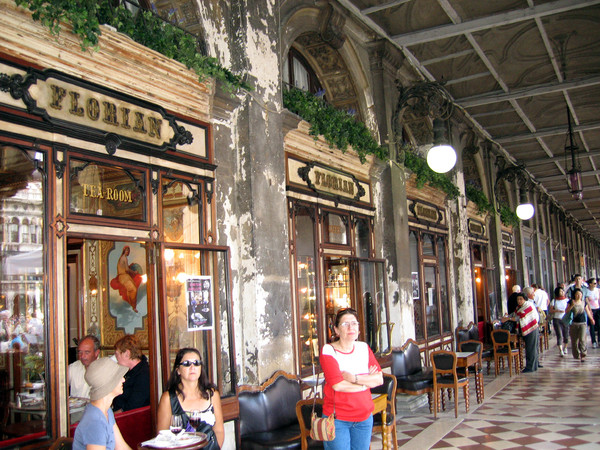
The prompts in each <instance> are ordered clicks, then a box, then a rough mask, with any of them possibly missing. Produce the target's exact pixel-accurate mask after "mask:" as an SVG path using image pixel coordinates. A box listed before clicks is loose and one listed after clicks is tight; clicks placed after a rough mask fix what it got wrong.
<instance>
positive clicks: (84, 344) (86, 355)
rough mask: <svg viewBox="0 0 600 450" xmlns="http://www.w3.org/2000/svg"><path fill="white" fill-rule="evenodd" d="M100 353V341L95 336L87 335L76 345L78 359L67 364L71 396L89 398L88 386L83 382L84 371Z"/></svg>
mask: <svg viewBox="0 0 600 450" xmlns="http://www.w3.org/2000/svg"><path fill="white" fill-rule="evenodd" d="M99 355H100V341H99V340H98V338H97V337H96V336H92V335H87V336H84V337H83V338H81V340H80V341H79V345H77V357H78V360H77V361H75V362H74V363H72V364H69V386H70V387H71V391H70V396H71V397H81V398H90V387H89V386H88V384H87V383H86V382H85V378H84V377H85V371H86V369H87V368H88V366H89V365H90V364H91V363H92V361H95V360H96V359H98V356H99Z"/></svg>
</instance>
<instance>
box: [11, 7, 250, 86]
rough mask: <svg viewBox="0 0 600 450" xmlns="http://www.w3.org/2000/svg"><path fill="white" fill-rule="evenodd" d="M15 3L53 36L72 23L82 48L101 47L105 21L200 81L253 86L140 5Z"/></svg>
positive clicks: (193, 41) (193, 40) (191, 37)
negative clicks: (182, 66) (130, 7)
mask: <svg viewBox="0 0 600 450" xmlns="http://www.w3.org/2000/svg"><path fill="white" fill-rule="evenodd" d="M15 3H16V4H17V5H18V6H24V7H26V8H28V9H29V10H30V11H32V13H33V14H32V18H33V20H35V21H39V22H40V23H41V24H42V25H43V26H45V27H47V28H48V29H49V30H50V33H51V34H53V35H56V36H57V35H58V34H59V33H60V31H61V24H62V23H63V22H65V23H68V24H70V25H71V26H72V28H73V33H75V34H76V35H77V36H79V37H80V39H81V49H82V51H86V50H87V49H88V48H93V49H94V50H98V48H99V47H98V37H99V36H100V34H101V33H102V32H101V30H100V24H106V25H110V26H112V27H114V28H115V29H116V30H117V31H119V32H121V33H123V34H126V35H127V36H129V37H130V38H131V39H133V40H134V41H135V42H137V43H139V44H142V45H144V46H146V47H148V48H150V49H152V50H155V51H157V52H159V53H161V54H162V55H164V56H166V57H167V58H171V59H174V60H175V61H179V62H180V63H182V64H185V65H186V67H187V68H188V69H192V70H194V71H195V72H196V74H197V75H198V76H199V79H200V81H204V80H205V78H206V77H213V78H215V79H217V80H220V81H221V82H223V86H224V89H225V90H227V91H229V92H233V91H235V90H237V89H246V90H251V89H252V87H251V86H250V85H249V84H248V83H247V82H246V81H244V80H243V77H242V76H240V75H235V74H234V73H232V72H231V71H230V70H228V69H226V68H224V67H223V66H221V65H220V64H219V61H218V60H217V59H216V58H211V57H209V56H205V55H202V54H201V53H200V52H199V44H198V41H197V39H196V37H194V36H193V35H191V34H189V33H187V32H186V31H184V30H182V29H181V28H179V27H177V26H175V25H174V24H171V23H169V22H166V21H164V20H163V19H162V18H160V17H159V16H158V15H156V14H154V13H153V12H152V11H146V10H143V9H141V8H140V9H138V11H137V12H136V13H135V14H134V13H132V12H131V11H130V10H128V9H127V8H125V7H124V6H123V5H122V4H119V5H118V6H116V7H115V6H113V5H112V1H111V0H52V1H48V0H15Z"/></svg>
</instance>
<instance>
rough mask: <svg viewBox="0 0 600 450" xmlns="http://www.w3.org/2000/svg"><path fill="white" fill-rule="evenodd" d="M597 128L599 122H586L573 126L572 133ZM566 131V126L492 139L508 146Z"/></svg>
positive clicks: (565, 132) (599, 124)
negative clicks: (512, 143)
mask: <svg viewBox="0 0 600 450" xmlns="http://www.w3.org/2000/svg"><path fill="white" fill-rule="evenodd" d="M598 128H600V122H588V123H582V124H579V125H576V126H574V127H573V132H575V133H579V132H581V131H589V130H596V129H598ZM568 131H569V129H568V127H567V126H558V127H551V128H542V129H540V130H537V131H536V132H534V133H521V134H513V135H510V136H498V137H495V138H494V141H496V142H497V143H499V144H509V143H511V142H519V141H526V140H529V139H537V138H543V137H546V136H556V135H557V134H567V132H568Z"/></svg>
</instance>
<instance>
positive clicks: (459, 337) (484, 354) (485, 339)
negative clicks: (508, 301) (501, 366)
mask: <svg viewBox="0 0 600 450" xmlns="http://www.w3.org/2000/svg"><path fill="white" fill-rule="evenodd" d="M490 326H491V328H490ZM482 328H483V330H484V333H483V336H480V334H479V327H478V325H475V324H474V323H473V322H469V323H468V324H467V326H466V327H456V329H455V330H454V334H455V339H456V348H459V344H460V343H461V342H464V341H479V342H481V343H482V344H483V347H482V348H481V359H482V361H485V362H486V363H487V374H488V375H489V374H490V365H491V363H492V361H494V349H493V346H492V345H490V344H489V342H490V339H491V338H490V337H489V333H491V331H490V330H491V329H493V325H492V324H489V323H486V324H484V325H483V326H482ZM482 367H483V366H482Z"/></svg>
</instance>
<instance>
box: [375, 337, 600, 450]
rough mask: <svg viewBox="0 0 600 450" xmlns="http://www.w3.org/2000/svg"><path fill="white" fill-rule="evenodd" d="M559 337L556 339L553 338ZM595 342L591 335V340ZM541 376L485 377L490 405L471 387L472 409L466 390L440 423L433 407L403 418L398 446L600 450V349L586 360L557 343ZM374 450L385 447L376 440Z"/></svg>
mask: <svg viewBox="0 0 600 450" xmlns="http://www.w3.org/2000/svg"><path fill="white" fill-rule="evenodd" d="M552 337H553V336H550V338H551V339H552ZM588 343H589V337H588ZM541 364H543V366H544V367H543V368H541V369H539V370H538V371H537V372H534V373H528V374H519V375H516V376H515V375H514V374H513V376H512V377H509V376H508V368H506V369H505V370H504V371H503V372H502V373H501V374H500V375H499V376H498V377H495V376H494V367H493V364H492V370H491V375H489V376H488V375H484V387H485V401H484V402H483V403H482V404H478V403H477V402H476V396H475V387H474V383H472V382H471V383H470V385H471V386H470V411H469V413H465V405H464V399H463V394H462V391H461V392H460V394H459V404H458V407H459V414H458V418H457V419H456V418H455V417H454V401H451V402H446V403H447V405H446V411H444V412H442V413H441V414H438V418H437V419H434V418H433V415H432V414H431V413H429V408H428V406H424V407H423V408H421V409H419V410H418V411H416V412H415V413H414V414H412V415H411V416H410V417H397V418H396V427H397V436H398V447H399V448H407V449H418V450H422V449H430V448H434V449H456V448H459V449H516V448H530V449H540V450H554V449H564V448H575V449H600V349H593V348H592V347H591V345H589V350H588V357H587V359H586V361H585V362H583V363H582V362H580V361H579V360H575V359H573V357H572V356H571V355H570V354H569V355H567V356H564V357H561V356H559V352H558V350H557V348H556V341H554V342H552V343H551V344H550V349H548V350H546V351H544V352H543V353H542V355H541ZM371 448H372V449H379V448H381V439H380V436H374V438H373V442H372V445H371Z"/></svg>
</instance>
